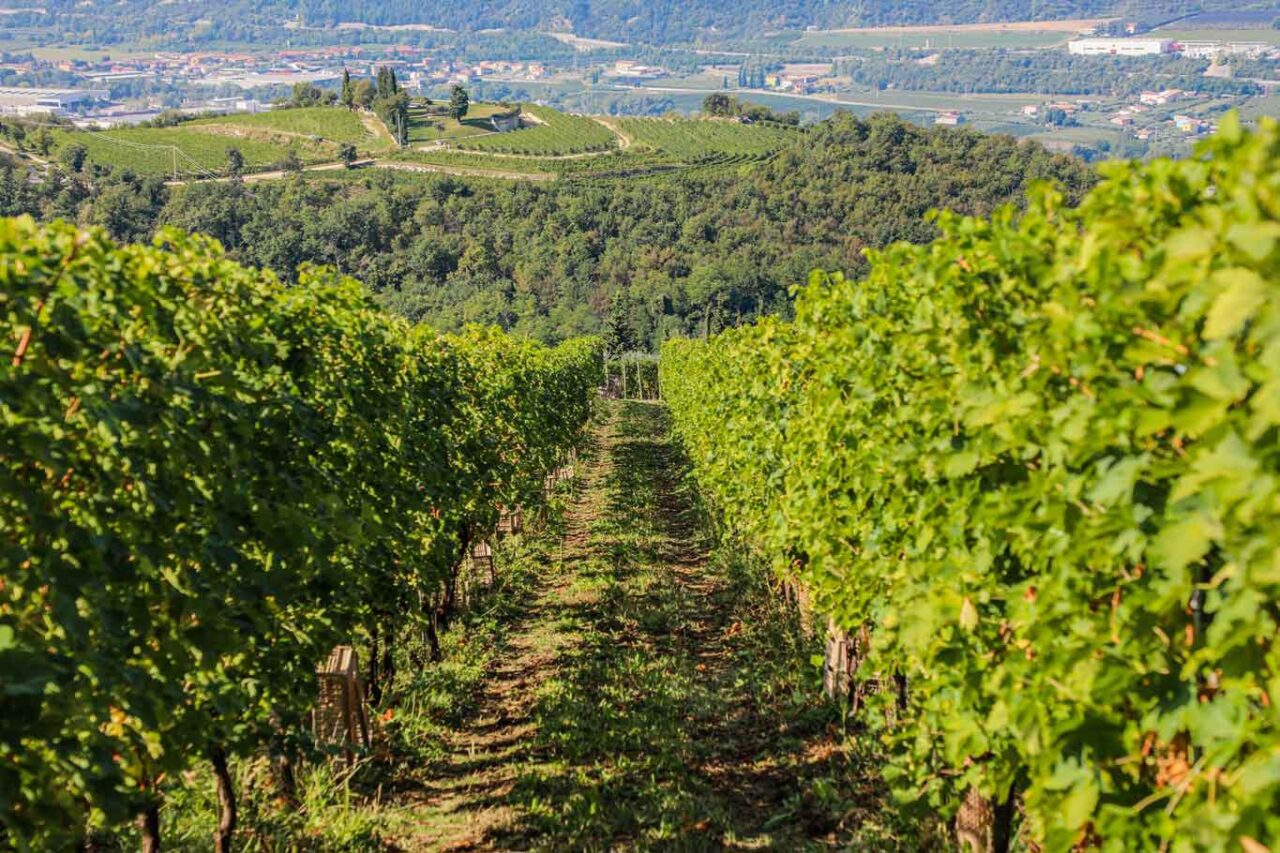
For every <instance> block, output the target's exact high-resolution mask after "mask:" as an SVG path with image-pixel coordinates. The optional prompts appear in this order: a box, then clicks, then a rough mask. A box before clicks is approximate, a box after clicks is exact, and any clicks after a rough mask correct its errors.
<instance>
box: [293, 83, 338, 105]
mask: <svg viewBox="0 0 1280 853" xmlns="http://www.w3.org/2000/svg"><path fill="white" fill-rule="evenodd" d="M325 94H326V93H325V91H324V90H323V89H321V88H320V87H319V86H316V85H314V84H312V83H294V84H293V94H292V96H291V97H290V98H289V106H291V107H313V106H315V105H317V104H320V103H323V102H324V100H325ZM328 94H329V95H332V94H333V93H332V92H330V93H328Z"/></svg>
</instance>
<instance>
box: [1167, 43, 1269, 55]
mask: <svg viewBox="0 0 1280 853" xmlns="http://www.w3.org/2000/svg"><path fill="white" fill-rule="evenodd" d="M1271 47H1272V46H1271V45H1269V44H1266V43H1265V42H1260V41H1184V42H1183V43H1182V44H1181V45H1180V48H1181V50H1182V55H1183V56H1188V57H1191V58H1192V59H1215V58H1217V57H1219V56H1263V55H1264V54H1266V53H1267V52H1268V51H1270V50H1271Z"/></svg>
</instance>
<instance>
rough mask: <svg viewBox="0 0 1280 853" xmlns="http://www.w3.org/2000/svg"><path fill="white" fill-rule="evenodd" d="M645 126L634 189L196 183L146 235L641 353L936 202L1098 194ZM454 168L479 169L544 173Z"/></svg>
mask: <svg viewBox="0 0 1280 853" xmlns="http://www.w3.org/2000/svg"><path fill="white" fill-rule="evenodd" d="M656 121H657V120H655V123H653V124H646V125H642V127H643V128H644V132H642V133H639V134H637V140H644V141H636V142H635V143H634V144H633V146H632V148H638V147H639V146H642V145H652V144H654V143H656V142H661V144H665V145H669V146H672V148H673V149H674V151H669V152H666V153H662V152H658V153H639V152H633V151H632V150H628V151H627V152H623V154H619V155H609V156H611V157H617V158H619V160H618V162H619V163H620V164H626V163H630V164H632V167H633V168H635V169H636V170H637V171H638V173H639V174H637V175H634V176H630V175H628V174H627V170H626V169H625V168H623V169H620V170H619V172H618V173H615V174H600V173H598V172H595V171H594V170H598V169H601V168H607V167H603V166H601V165H598V161H600V160H602V159H603V158H588V159H586V160H572V161H567V162H569V163H572V164H575V168H581V169H591V170H593V171H588V172H582V173H579V172H574V171H569V172H566V173H564V175H563V177H562V178H561V180H558V181H553V182H541V183H538V184H537V185H534V184H531V183H528V182H510V181H502V182H492V181H479V180H470V179H462V178H459V177H449V176H423V175H409V174H405V173H400V172H396V173H395V177H394V178H393V176H392V174H391V173H389V172H388V173H383V174H378V175H376V176H366V177H364V178H361V177H360V176H359V175H358V174H357V176H356V178H355V180H354V181H344V182H334V181H328V180H317V181H309V182H308V183H306V184H305V185H294V184H292V183H288V182H286V183H283V184H282V183H279V182H275V183H263V184H253V185H233V184H200V185H193V186H190V187H187V188H185V189H184V190H181V191H178V192H175V193H174V195H173V197H172V198H171V199H170V201H169V202H168V204H166V205H165V207H164V209H163V212H162V213H161V214H160V221H161V222H164V223H170V224H175V225H179V226H181V227H183V228H186V229H190V230H196V231H201V232H205V233H209V234H212V235H214V236H215V237H217V238H218V239H219V240H221V241H222V242H223V243H224V244H225V245H226V246H227V247H228V248H229V249H230V250H231V251H232V253H233V254H234V255H235V256H236V257H237V258H239V259H241V260H243V261H245V262H247V263H251V264H254V265H261V266H265V267H269V268H272V269H275V270H276V271H277V272H279V273H280V274H281V275H283V276H286V277H287V276H290V275H291V274H292V270H293V269H294V268H295V267H296V266H297V265H298V264H299V263H301V262H304V261H312V262H318V263H326V264H334V265H336V266H337V267H338V268H339V269H341V270H342V271H344V272H347V273H350V274H352V275H356V276H358V277H360V278H361V279H363V280H364V281H365V282H366V283H367V284H368V285H369V286H370V287H372V288H373V289H374V290H375V292H377V293H378V294H379V296H380V298H382V299H383V300H384V301H385V303H386V304H388V305H391V306H393V307H394V308H395V309H396V310H398V311H400V312H401V313H403V314H405V315H407V316H410V317H413V318H418V319H426V320H428V321H430V322H432V323H435V324H437V325H440V326H441V327H443V328H456V327H458V326H459V325H460V324H462V323H464V322H467V321H483V322H491V323H498V324H500V325H502V326H504V327H506V328H511V329H516V330H519V331H521V332H523V333H526V334H530V335H532V336H534V337H537V338H541V339H544V340H558V339H560V338H562V337H565V336H569V335H573V334H576V333H578V332H598V331H600V330H601V329H602V328H603V324H604V321H605V319H606V318H607V317H611V316H612V317H614V318H615V319H616V320H617V322H618V323H619V324H620V325H619V328H620V331H621V332H622V333H623V334H624V335H625V337H626V338H627V339H628V340H629V341H631V342H633V343H634V344H636V345H641V346H645V347H648V346H650V345H652V344H653V343H654V342H656V341H658V340H661V339H662V338H664V337H666V336H668V335H670V334H673V333H686V332H692V331H695V330H703V329H706V328H708V327H709V328H711V329H713V330H714V329H716V328H720V327H721V326H724V325H728V324H732V323H735V322H738V321H739V320H741V319H743V318H749V317H752V316H755V315H757V314H760V313H765V312H774V311H784V312H785V311H786V310H787V303H788V298H787V289H788V288H789V287H790V286H791V285H792V284H793V283H795V282H797V281H801V280H803V279H804V278H805V277H806V276H807V275H808V272H809V270H810V269H812V268H813V267H825V268H847V269H858V268H860V267H861V265H862V263H863V260H862V257H861V251H862V249H863V248H865V247H868V246H884V245H886V244H888V243H890V242H892V241H895V240H916V241H919V240H927V239H929V238H931V237H932V236H933V235H934V233H935V230H934V227H933V226H932V225H931V224H929V223H928V222H926V221H925V220H924V216H925V214H926V213H927V212H928V211H929V210H931V209H933V208H935V207H946V208H952V209H955V210H958V211H961V212H965V213H975V214H988V213H990V212H991V211H993V210H994V209H996V208H997V207H999V206H1000V205H1003V204H1007V203H1011V202H1017V201H1018V200H1019V199H1020V198H1021V197H1022V194H1023V193H1024V191H1025V190H1026V188H1027V186H1028V185H1029V184H1030V183H1031V182H1032V181H1034V180H1039V179H1052V180H1056V181H1059V182H1061V183H1062V184H1064V185H1065V186H1066V187H1067V188H1068V191H1069V192H1070V193H1071V195H1072V197H1076V196H1078V194H1079V193H1080V192H1081V191H1082V190H1083V189H1084V188H1086V187H1087V186H1089V185H1090V184H1091V183H1092V180H1093V176H1092V173H1091V172H1090V171H1089V170H1088V168H1087V167H1085V166H1084V165H1083V164H1081V163H1079V162H1077V161H1074V160H1070V159H1068V158H1064V157H1057V156H1052V155H1050V154H1048V153H1047V152H1046V151H1045V150H1044V149H1043V148H1041V147H1039V146H1038V145H1035V144H1033V143H1018V142H1016V141H1014V140H1013V139H1011V138H1008V137H995V136H984V135H982V134H978V133H974V132H970V131H965V130H960V131H955V130H945V129H929V130H926V129H922V128H920V127H918V126H915V125H912V124H909V123H907V122H905V121H903V120H901V119H898V118H895V117H891V116H883V117H876V118H873V119H871V120H870V121H860V120H858V119H855V118H853V117H851V116H847V115H842V116H838V117H836V118H833V119H831V120H829V121H827V122H824V123H822V124H820V125H818V126H816V127H815V128H813V129H811V130H810V131H808V132H807V133H805V134H803V135H802V134H800V133H799V132H797V131H791V133H792V134H793V135H794V136H795V141H791V142H789V143H788V144H785V145H784V146H783V147H781V148H780V149H778V150H777V152H776V153H773V154H765V155H763V159H756V158H758V157H760V156H761V155H759V154H757V155H755V158H753V157H752V156H750V155H749V154H748V156H745V157H736V156H735V157H725V156H724V154H723V153H717V152H716V151H714V150H711V147H713V146H715V145H718V146H719V147H720V148H721V149H722V150H723V148H724V146H725V140H724V138H723V134H726V133H730V132H731V131H730V130H729V129H730V128H738V127H741V126H738V125H730V124H727V123H724V122H707V123H704V124H703V125H696V124H695V125H694V126H695V127H696V126H705V127H708V128H711V129H714V132H715V133H716V134H717V136H712V137H705V138H706V140H707V141H706V142H705V143H702V144H704V145H706V146H708V148H706V149H703V151H705V152H706V153H700V152H699V149H698V148H696V147H695V148H693V149H692V150H688V146H689V145H690V143H688V142H685V143H684V144H683V146H682V145H681V144H680V142H679V140H680V139H681V138H682V137H681V136H680V135H679V133H677V132H678V131H679V130H680V127H681V126H680V125H672V126H667V125H661V124H657V123H656ZM621 126H622V127H623V128H626V127H628V124H627V123H624V124H623V125H621ZM631 126H632V127H635V125H631ZM742 130H743V132H744V134H745V136H746V138H748V139H750V140H751V141H752V142H751V146H747V145H744V148H745V149H746V151H747V152H751V151H752V150H754V151H756V152H758V151H759V150H760V149H759V148H758V147H753V146H756V145H758V144H759V143H763V142H765V141H766V140H764V139H761V138H760V137H759V134H760V133H761V132H764V131H762V129H759V128H753V127H745V128H742ZM662 134H665V135H662ZM517 135H518V134H510V135H509V136H512V137H515V136H517ZM499 138H502V137H499ZM694 138H695V139H696V138H697V137H694ZM782 141H783V142H784V143H787V140H786V137H785V136H784V137H783V138H782ZM775 143H776V141H775ZM682 147H683V148H684V149H685V150H681V149H682ZM677 152H678V153H677ZM449 156H451V157H455V158H456V157H467V158H471V159H469V160H467V161H466V162H468V163H472V164H474V165H476V166H483V165H490V168H507V167H508V165H510V166H511V167H515V166H518V165H519V164H522V163H523V164H529V163H533V164H535V167H536V168H543V165H542V164H544V163H545V164H549V165H550V166H552V167H554V165H555V161H521V160H516V159H513V158H499V157H494V158H490V159H487V160H486V159H481V158H480V157H479V156H478V155H477V154H470V153H466V152H456V153H451V154H450V155H449ZM650 157H659V158H660V159H662V160H665V161H666V162H665V164H664V163H661V162H660V163H657V164H655V163H653V162H651V161H649V160H648V159H647V158H650ZM682 158H683V161H684V163H687V164H689V165H681V159H682ZM492 161H498V162H497V164H493V163H492ZM562 162H563V161H562ZM582 164H590V165H582ZM618 318H621V319H618Z"/></svg>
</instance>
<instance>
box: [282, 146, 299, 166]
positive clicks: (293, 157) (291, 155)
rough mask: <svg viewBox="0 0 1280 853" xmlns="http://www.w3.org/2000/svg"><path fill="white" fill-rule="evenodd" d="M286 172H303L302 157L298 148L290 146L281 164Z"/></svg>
mask: <svg viewBox="0 0 1280 853" xmlns="http://www.w3.org/2000/svg"><path fill="white" fill-rule="evenodd" d="M280 165H281V166H283V167H284V170H285V171H286V172H301V171H302V158H301V157H299V156H298V149H296V148H290V149H289V150H288V152H287V153H286V154H285V155H284V160H283V161H282V162H281V164H280Z"/></svg>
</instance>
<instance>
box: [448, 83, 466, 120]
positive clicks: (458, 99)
mask: <svg viewBox="0 0 1280 853" xmlns="http://www.w3.org/2000/svg"><path fill="white" fill-rule="evenodd" d="M470 109H471V96H470V95H468V94H467V90H466V89H464V88H462V87H461V86H454V87H453V93H452V94H451V95H450V96H449V115H450V116H451V117H452V118H453V119H454V120H455V121H462V117H463V116H465V115H466V114H467V111H468V110H470Z"/></svg>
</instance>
